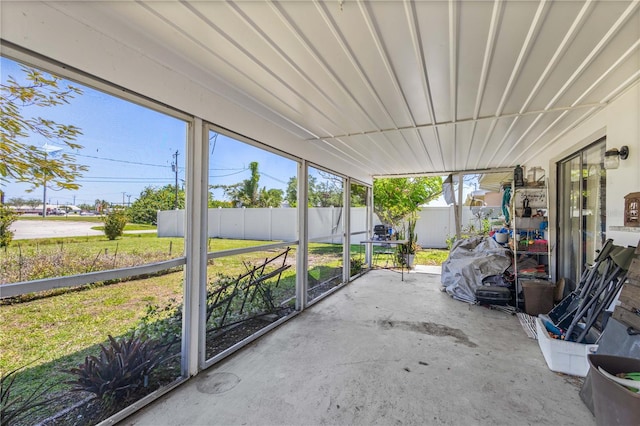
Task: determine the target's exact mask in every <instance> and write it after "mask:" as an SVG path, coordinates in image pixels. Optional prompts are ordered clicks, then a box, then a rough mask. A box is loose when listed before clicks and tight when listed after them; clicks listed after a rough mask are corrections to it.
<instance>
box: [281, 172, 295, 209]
mask: <svg viewBox="0 0 640 426" xmlns="http://www.w3.org/2000/svg"><path fill="white" fill-rule="evenodd" d="M284 198H285V200H287V203H288V204H289V206H290V207H297V206H298V178H297V177H295V176H292V177H290V178H289V182H287V190H286V192H285V197H284Z"/></svg>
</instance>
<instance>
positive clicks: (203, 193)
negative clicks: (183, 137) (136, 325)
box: [182, 118, 209, 376]
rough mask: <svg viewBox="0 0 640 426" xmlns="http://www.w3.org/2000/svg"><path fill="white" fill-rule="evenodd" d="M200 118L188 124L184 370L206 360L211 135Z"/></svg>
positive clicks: (192, 372)
mask: <svg viewBox="0 0 640 426" xmlns="http://www.w3.org/2000/svg"><path fill="white" fill-rule="evenodd" d="M206 136H207V135H206V131H205V128H204V125H203V122H202V120H201V119H199V118H196V119H195V121H194V122H193V123H191V124H190V126H189V137H188V143H187V151H186V162H187V167H186V178H187V185H186V213H187V214H186V215H185V218H186V219H185V220H186V224H185V225H186V226H185V230H186V232H185V241H184V246H185V256H186V258H187V264H186V266H185V283H184V303H183V309H184V312H183V322H182V355H183V357H182V372H183V374H186V375H188V376H193V375H195V374H197V373H198V371H199V369H200V368H201V366H202V365H203V364H204V356H205V353H204V348H205V341H204V340H205V333H204V320H205V317H206V311H205V307H206V297H207V294H206V292H207V289H206V282H207V207H208V206H207V199H208V197H207V192H208V182H207V179H208V173H207V171H208V170H209V149H208V148H209V147H208V138H207V137H206Z"/></svg>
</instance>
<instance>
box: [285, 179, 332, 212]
mask: <svg viewBox="0 0 640 426" xmlns="http://www.w3.org/2000/svg"><path fill="white" fill-rule="evenodd" d="M307 190H308V192H309V201H308V206H309V207H331V206H334V207H339V206H342V204H343V202H342V183H341V180H340V183H339V184H338V183H337V181H336V180H332V179H331V178H329V179H327V180H325V181H323V182H320V183H318V179H317V178H316V177H315V176H309V185H308V189H307ZM285 199H286V200H287V202H288V203H289V205H290V206H291V207H296V206H297V205H298V178H297V177H291V178H289V182H288V183H287V190H286V196H285Z"/></svg>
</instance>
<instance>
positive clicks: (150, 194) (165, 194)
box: [128, 185, 185, 225]
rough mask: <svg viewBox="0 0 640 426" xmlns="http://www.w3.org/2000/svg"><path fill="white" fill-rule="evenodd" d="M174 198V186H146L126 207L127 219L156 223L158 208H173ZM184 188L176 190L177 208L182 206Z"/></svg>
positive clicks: (134, 221) (136, 221)
mask: <svg viewBox="0 0 640 426" xmlns="http://www.w3.org/2000/svg"><path fill="white" fill-rule="evenodd" d="M175 199H176V187H175V186H174V185H166V186H163V187H162V188H155V187H153V186H148V187H146V188H145V189H144V190H143V191H142V192H141V193H140V196H139V197H138V199H137V200H136V201H134V202H133V203H132V204H131V207H129V209H128V215H129V220H130V221H131V222H133V223H146V224H152V225H155V224H157V223H158V210H173V206H174V203H175ZM184 200H185V194H184V190H182V189H179V190H178V208H179V209H183V208H184Z"/></svg>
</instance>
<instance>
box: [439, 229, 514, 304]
mask: <svg viewBox="0 0 640 426" xmlns="http://www.w3.org/2000/svg"><path fill="white" fill-rule="evenodd" d="M510 266H511V257H510V256H509V250H508V249H506V248H504V247H503V246H501V245H500V244H498V243H497V242H496V241H495V240H494V239H493V238H486V237H472V238H467V239H463V240H458V241H456V242H455V243H454V244H453V247H452V248H451V251H450V252H449V257H448V258H447V260H445V261H444V263H443V264H442V275H441V278H440V279H441V282H442V286H443V287H444V288H445V290H446V291H447V293H449V294H450V295H451V296H453V298H454V299H458V300H462V301H464V302H469V303H475V301H476V289H477V288H478V287H480V286H481V285H482V280H483V279H484V278H486V277H488V276H491V275H500V274H502V273H503V272H504V271H505V270H506V269H507V268H509V267H510Z"/></svg>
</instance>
